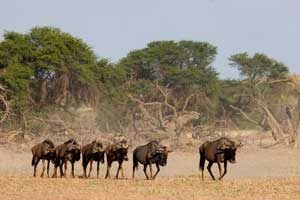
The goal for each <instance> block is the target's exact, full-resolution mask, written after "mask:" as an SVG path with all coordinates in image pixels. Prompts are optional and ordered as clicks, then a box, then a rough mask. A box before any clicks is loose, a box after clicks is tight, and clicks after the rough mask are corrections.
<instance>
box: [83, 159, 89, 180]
mask: <svg viewBox="0 0 300 200" xmlns="http://www.w3.org/2000/svg"><path fill="white" fill-rule="evenodd" d="M87 165H88V164H87V162H85V161H83V162H82V168H83V177H84V178H86V168H87Z"/></svg>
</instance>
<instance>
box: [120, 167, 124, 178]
mask: <svg viewBox="0 0 300 200" xmlns="http://www.w3.org/2000/svg"><path fill="white" fill-rule="evenodd" d="M121 174H122V178H124V171H123V166H121Z"/></svg>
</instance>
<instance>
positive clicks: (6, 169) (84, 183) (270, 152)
mask: <svg viewBox="0 0 300 200" xmlns="http://www.w3.org/2000/svg"><path fill="white" fill-rule="evenodd" d="M299 155H300V151H299V150H291V149H287V148H283V149H282V148H275V149H258V148H256V149H249V148H244V149H242V150H241V151H240V152H238V154H237V161H238V163H237V164H234V165H233V164H229V167H228V168H229V170H228V174H227V175H226V176H225V178H224V180H223V181H222V182H220V181H218V182H213V181H211V180H210V177H209V176H208V174H207V172H206V179H205V181H204V182H202V181H200V179H199V177H198V159H199V158H198V154H197V150H195V152H194V153H193V152H190V153H183V152H174V153H172V154H170V157H169V160H168V165H167V166H166V167H164V168H162V170H161V173H160V174H159V176H158V178H157V180H155V181H145V180H144V175H143V173H142V170H141V169H142V168H141V167H140V169H139V171H138V172H137V180H134V181H132V180H118V181H117V180H104V179H103V178H102V177H103V176H104V173H105V167H104V166H101V168H100V170H101V178H100V179H95V178H93V179H90V180H86V179H81V178H75V179H72V178H67V179H60V178H58V179H48V178H43V179H42V178H32V177H31V176H32V167H31V166H30V162H31V155H30V153H29V152H25V153H24V152H19V153H18V152H11V151H8V150H5V149H3V148H2V149H1V148H0V199H25V200H26V199H118V200H120V199H134V198H140V199H185V200H189V199H281V200H282V199H300V156H299ZM130 157H131V156H130ZM8 163H10V164H8ZM115 165H116V164H115ZM114 167H116V166H114ZM124 167H125V174H126V178H130V177H131V161H129V162H126V163H125V165H124ZM216 168H217V167H216V166H214V171H215V174H216V175H217V169H216ZM94 169H95V166H94ZM39 172H40V168H39ZM39 172H38V173H39ZM69 172H70V171H69ZM51 173H52V168H51ZM75 173H76V175H77V176H80V175H81V174H82V170H81V167H80V163H77V166H76V171H75ZM112 173H115V168H113V169H112ZM93 176H95V171H94V173H93Z"/></svg>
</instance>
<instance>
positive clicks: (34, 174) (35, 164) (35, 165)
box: [33, 158, 40, 177]
mask: <svg viewBox="0 0 300 200" xmlns="http://www.w3.org/2000/svg"><path fill="white" fill-rule="evenodd" d="M39 162H40V159H39V158H36V159H35V162H34V168H33V176H34V177H36V168H37V166H38V164H39Z"/></svg>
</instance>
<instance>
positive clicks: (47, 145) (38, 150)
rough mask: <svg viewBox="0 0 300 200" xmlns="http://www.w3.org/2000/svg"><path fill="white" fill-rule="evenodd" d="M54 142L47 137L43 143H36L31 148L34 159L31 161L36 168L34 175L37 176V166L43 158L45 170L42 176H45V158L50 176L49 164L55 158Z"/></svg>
mask: <svg viewBox="0 0 300 200" xmlns="http://www.w3.org/2000/svg"><path fill="white" fill-rule="evenodd" d="M54 148H55V146H54V143H53V142H52V141H51V140H49V139H46V140H44V141H43V142H41V143H38V144H36V145H34V146H33V147H32V148H31V152H32V161H31V165H32V166H34V170H33V176H34V177H35V176H36V168H37V166H38V164H39V162H40V160H42V163H43V171H42V173H41V177H43V176H44V172H45V160H47V161H48V162H47V176H48V177H49V165H50V161H51V160H52V161H53V159H54Z"/></svg>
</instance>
